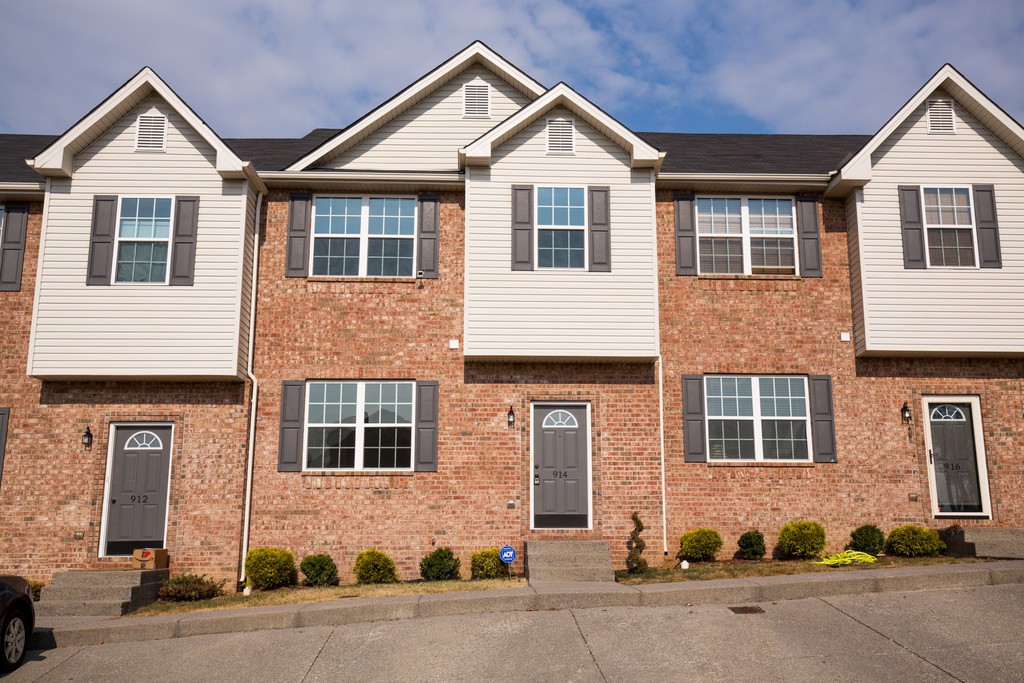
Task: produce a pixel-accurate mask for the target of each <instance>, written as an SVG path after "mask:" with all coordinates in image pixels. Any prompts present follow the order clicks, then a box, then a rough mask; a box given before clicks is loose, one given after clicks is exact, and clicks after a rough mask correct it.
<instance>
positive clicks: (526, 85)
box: [286, 40, 544, 171]
mask: <svg viewBox="0 0 1024 683" xmlns="http://www.w3.org/2000/svg"><path fill="white" fill-rule="evenodd" d="M474 64H483V65H484V66H485V67H487V68H488V69H490V70H491V71H493V72H494V73H496V74H498V75H499V76H500V77H501V78H503V79H505V80H506V81H507V82H508V83H509V84H510V85H512V87H514V88H515V89H516V90H519V91H520V92H522V93H523V94H524V95H526V96H527V97H529V98H530V99H534V98H537V97H539V96H540V95H541V93H543V92H544V87H543V86H542V85H541V84H540V83H538V82H537V81H535V80H533V79H532V78H530V77H529V76H528V75H526V74H525V73H524V72H522V71H520V70H519V69H518V68H517V67H516V66H514V65H513V64H512V63H511V62H508V61H507V60H505V59H504V58H503V57H502V56H501V55H499V54H498V53H497V52H495V51H494V50H492V49H491V48H489V47H487V46H486V45H485V44H483V43H482V42H480V41H479V40H477V41H474V42H473V43H472V44H470V45H469V46H468V47H467V48H466V49H464V50H462V51H461V52H459V53H458V54H457V55H455V56H454V57H452V58H451V59H448V60H447V61H445V62H444V63H442V64H441V65H440V66H438V67H436V68H435V69H433V70H432V71H430V72H429V73H428V74H426V75H425V76H423V77H422V78H420V79H419V80H417V81H416V82H415V83H413V84H412V85H410V86H408V87H407V88H405V89H404V90H402V91H401V92H399V93H398V94H396V95H394V96H393V97H391V98H390V99H388V100H387V101H385V102H384V103H383V104H381V105H380V106H378V107H377V108H376V109H374V110H373V111H371V112H369V113H368V114H366V115H365V116H363V117H362V118H360V119H359V120H357V121H356V122H355V123H353V124H352V125H350V126H348V127H347V128H345V129H343V130H341V131H339V132H338V134H337V135H335V136H334V137H332V138H331V139H329V140H328V141H327V142H326V143H325V144H323V145H321V146H319V147H317V148H316V149H314V150H313V151H311V152H309V153H308V154H306V155H305V156H303V157H302V158H301V159H299V160H297V161H295V162H294V163H293V164H292V165H291V166H289V167H288V168H287V169H286V170H288V171H302V170H305V169H307V168H309V167H311V166H313V167H315V166H320V165H321V164H322V163H323V162H324V161H326V160H327V159H328V158H333V157H335V156H337V155H338V154H340V153H341V152H343V151H344V150H345V149H347V148H349V147H351V146H352V145H353V144H355V143H356V142H358V141H359V140H362V139H363V138H365V137H366V136H367V135H370V134H371V133H373V132H375V131H377V130H379V129H380V128H382V127H383V126H384V125H385V124H387V123H389V122H390V121H392V120H394V119H395V117H397V116H399V115H400V114H402V113H403V112H405V111H408V110H409V108H410V107H412V106H413V105H414V104H416V103H417V102H419V101H420V100H422V99H423V98H424V97H426V96H427V95H429V94H430V93H432V92H434V91H435V90H437V89H438V88H439V87H441V86H442V85H444V84H445V83H447V82H448V81H450V80H451V79H452V78H454V77H455V76H456V75H457V74H459V73H461V72H462V71H465V70H466V69H467V68H469V67H470V66H472V65H474Z"/></svg>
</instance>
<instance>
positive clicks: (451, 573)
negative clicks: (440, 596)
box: [420, 548, 462, 581]
mask: <svg viewBox="0 0 1024 683" xmlns="http://www.w3.org/2000/svg"><path fill="white" fill-rule="evenodd" d="M461 566H462V563H461V562H460V561H459V558H457V557H455V553H454V552H452V549H451V548H437V549H436V550H433V551H431V552H430V553H429V554H428V555H427V556H426V557H424V558H423V559H422V560H420V576H422V577H423V578H424V580H426V581H458V580H459V579H460V578H462V577H461V576H459V567H461Z"/></svg>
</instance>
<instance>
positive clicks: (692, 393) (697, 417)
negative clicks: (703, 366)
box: [683, 375, 708, 462]
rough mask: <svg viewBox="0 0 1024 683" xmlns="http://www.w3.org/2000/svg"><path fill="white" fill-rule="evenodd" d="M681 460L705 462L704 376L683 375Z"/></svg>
mask: <svg viewBox="0 0 1024 683" xmlns="http://www.w3.org/2000/svg"><path fill="white" fill-rule="evenodd" d="M683 447H684V451H683V461H684V462H707V461H708V454H707V451H706V449H705V448H704V376H703V375H683Z"/></svg>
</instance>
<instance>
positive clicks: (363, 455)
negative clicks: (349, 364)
mask: <svg viewBox="0 0 1024 683" xmlns="http://www.w3.org/2000/svg"><path fill="white" fill-rule="evenodd" d="M414 388H415V384H414V383H413V382H322V381H317V382H309V383H308V384H307V391H306V448H305V451H306V455H305V460H306V464H305V467H306V469H308V470H411V469H412V464H413V463H412V437H413V435H412V430H413V394H414Z"/></svg>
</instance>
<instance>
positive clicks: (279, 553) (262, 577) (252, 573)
mask: <svg viewBox="0 0 1024 683" xmlns="http://www.w3.org/2000/svg"><path fill="white" fill-rule="evenodd" d="M245 576H246V581H247V582H248V584H249V585H250V586H252V587H253V588H255V589H256V590H261V591H267V590H271V589H273V588H280V587H281V586H294V585H295V584H296V583H298V580H299V572H298V570H297V569H296V568H295V556H294V555H292V554H291V552H289V551H287V550H282V549H281V548H253V549H252V550H250V551H249V554H248V555H246V556H245Z"/></svg>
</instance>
